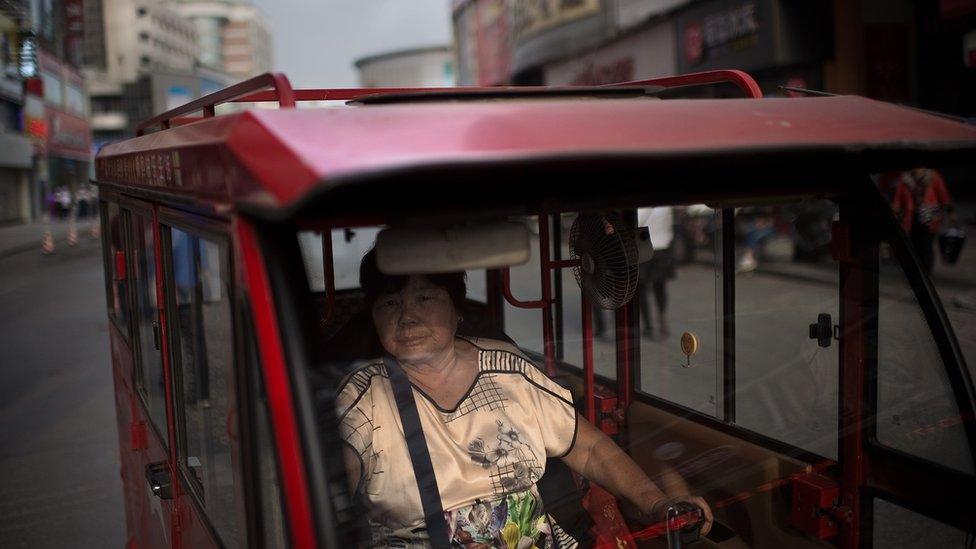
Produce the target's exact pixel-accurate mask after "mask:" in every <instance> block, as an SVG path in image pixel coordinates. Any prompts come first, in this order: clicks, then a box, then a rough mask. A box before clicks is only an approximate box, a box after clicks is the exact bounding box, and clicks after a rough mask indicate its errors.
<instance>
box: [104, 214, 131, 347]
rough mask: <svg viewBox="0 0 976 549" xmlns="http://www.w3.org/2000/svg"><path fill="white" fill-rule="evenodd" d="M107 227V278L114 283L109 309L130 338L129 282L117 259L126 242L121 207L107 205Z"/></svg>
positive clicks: (112, 284) (110, 292)
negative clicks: (118, 268)
mask: <svg viewBox="0 0 976 549" xmlns="http://www.w3.org/2000/svg"><path fill="white" fill-rule="evenodd" d="M106 214H107V215H106V217H107V219H106V222H105V223H106V226H107V227H108V237H109V238H108V241H109V249H108V269H109V272H108V273H107V276H108V277H109V279H110V280H111V281H112V282H111V287H110V288H109V296H108V299H109V307H110V309H109V310H110V312H111V314H112V315H113V316H114V317H115V320H116V321H117V322H118V323H119V326H121V327H122V335H123V337H126V338H128V336H129V334H128V332H127V331H126V329H127V328H128V326H129V300H128V295H127V293H126V292H128V287H129V286H128V280H126V273H124V272H123V273H120V272H117V270H116V269H117V264H116V257H117V256H118V254H122V253H123V250H124V249H125V247H124V241H123V240H122V238H123V234H124V230H125V229H124V227H123V226H122V212H121V210H120V209H119V205H118V204H116V203H114V202H110V203H108V204H107V208H106Z"/></svg>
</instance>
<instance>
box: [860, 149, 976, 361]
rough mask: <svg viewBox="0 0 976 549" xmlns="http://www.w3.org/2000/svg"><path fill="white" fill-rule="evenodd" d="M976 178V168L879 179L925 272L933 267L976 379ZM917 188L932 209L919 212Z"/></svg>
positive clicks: (936, 283)
mask: <svg viewBox="0 0 976 549" xmlns="http://www.w3.org/2000/svg"><path fill="white" fill-rule="evenodd" d="M974 178H976V166H974V165H972V164H970V165H968V166H967V165H961V166H940V167H934V168H931V169H921V170H911V171H908V172H898V173H888V174H884V175H881V176H879V178H878V184H879V188H880V190H881V191H882V193H883V194H885V195H886V197H888V198H889V200H890V201H891V202H892V206H893V209H894V210H895V215H896V216H897V218H898V221H899V222H900V224H901V225H902V227H903V229H904V230H905V232H906V234H908V236H909V240H910V241H911V243H912V245H913V246H914V247H915V251H916V253H917V254H918V255H919V258H920V259H921V260H922V264H923V268H924V267H928V269H926V270H927V271H928V273H929V276H930V278H931V280H932V284H933V285H934V286H935V288H936V290H937V291H938V292H939V298H940V300H941V301H942V307H943V308H944V310H945V313H946V316H948V317H949V322H950V324H951V325H952V327H953V330H954V331H955V334H956V340H957V341H958V342H959V350H960V351H962V354H963V357H964V358H965V359H966V364H967V365H968V367H969V372H970V376H971V377H973V378H976V330H974V329H971V328H969V327H971V326H976V292H974V291H973V289H974V288H976V238H973V236H972V235H973V234H974V232H976V195H974V194H973V192H972V190H971V189H972V188H973V186H972V183H973V181H974ZM913 185H915V186H917V187H916V188H919V189H920V188H921V187H922V186H924V187H925V188H927V189H930V191H931V194H929V195H928V196H926V197H925V198H924V199H923V202H926V204H927V205H926V207H924V208H916V207H915V202H916V200H917V199H918V197H919V193H918V192H917V191H916V192H911V191H909V189H910V187H911V186H913ZM899 187H905V188H902V189H900V188H899ZM906 191H908V192H906ZM924 194H925V193H923V196H924ZM967 232H968V234H969V237H968V238H966V234H967Z"/></svg>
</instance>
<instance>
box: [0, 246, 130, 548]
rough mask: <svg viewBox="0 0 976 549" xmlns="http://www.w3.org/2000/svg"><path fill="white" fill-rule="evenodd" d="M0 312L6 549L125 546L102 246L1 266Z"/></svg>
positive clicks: (0, 475)
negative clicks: (20, 548)
mask: <svg viewBox="0 0 976 549" xmlns="http://www.w3.org/2000/svg"><path fill="white" fill-rule="evenodd" d="M39 238H40V235H38V242H39ZM0 310H2V311H4V314H3V315H2V316H0V440H2V441H3V442H2V444H0V517H3V518H2V520H0V547H5V548H8V547H32V548H34V547H52V548H56V547H58V548H59V547H122V546H123V545H124V544H125V514H124V511H123V502H122V483H121V480H120V478H119V457H118V452H119V449H118V443H117V435H116V427H115V425H116V423H115V408H114V404H113V402H114V396H113V394H114V392H113V388H112V377H111V369H110V361H109V349H108V334H107V321H106V316H105V293H104V282H103V277H102V264H101V253H100V247H99V244H98V242H97V241H96V240H93V239H91V238H89V237H87V236H85V237H82V239H81V241H80V242H79V244H78V245H77V246H76V247H68V246H66V245H63V244H59V246H58V248H57V251H56V253H55V254H54V255H51V256H42V255H41V253H40V250H39V249H37V250H30V251H22V252H20V253H16V254H13V255H9V256H6V257H3V258H0Z"/></svg>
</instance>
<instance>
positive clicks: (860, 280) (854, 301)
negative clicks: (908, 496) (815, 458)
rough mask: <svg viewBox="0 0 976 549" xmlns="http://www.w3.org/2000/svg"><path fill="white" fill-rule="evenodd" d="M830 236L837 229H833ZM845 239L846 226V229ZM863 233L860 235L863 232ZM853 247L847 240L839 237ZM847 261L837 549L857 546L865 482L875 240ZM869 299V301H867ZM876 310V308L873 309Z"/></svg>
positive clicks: (847, 209)
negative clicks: (840, 511) (867, 361)
mask: <svg viewBox="0 0 976 549" xmlns="http://www.w3.org/2000/svg"><path fill="white" fill-rule="evenodd" d="M854 215H857V214H855V212H854V211H853V205H850V204H847V203H844V204H842V205H841V220H842V221H841V222H840V223H841V225H840V228H841V230H842V228H843V227H844V224H845V223H846V221H845V220H847V219H852V218H853V217H852V216H854ZM834 230H835V232H837V231H838V226H837V225H835V229H834ZM847 230H848V235H849V230H850V229H849V227H848V228H847ZM867 232H868V231H865V233H867ZM843 240H845V241H846V242H847V243H848V246H849V248H854V244H853V242H852V240H851V239H850V238H845V239H843ZM845 255H846V257H849V258H851V260H849V261H845V260H841V261H840V286H841V290H840V326H841V330H842V333H841V338H840V403H841V408H840V417H839V418H838V423H839V425H838V427H839V440H838V459H839V461H840V464H841V489H840V493H841V502H840V504H841V509H842V514H841V516H840V517H839V518H840V519H841V547H844V548H847V549H854V548H856V547H860V543H861V528H860V526H861V525H860V517H861V493H862V490H863V488H864V486H865V484H866V478H867V456H866V455H865V451H864V436H865V435H864V425H865V420H866V419H867V418H865V404H864V403H865V400H866V398H867V391H866V389H867V386H866V384H867V383H868V381H867V364H866V360H867V357H866V351H867V346H868V345H869V344H870V340H869V336H870V327H869V322H871V318H873V317H874V315H876V313H877V311H876V310H875V311H872V310H870V308H871V307H872V305H871V304H872V303H875V304H876V302H877V291H878V289H877V285H878V275H877V261H878V259H877V258H878V244H877V242H871V243H862V244H860V245H859V246H857V248H856V249H848V250H847V254H845ZM872 296H873V297H872ZM873 306H876V305H873Z"/></svg>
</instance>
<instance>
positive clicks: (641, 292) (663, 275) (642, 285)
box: [637, 206, 676, 339]
mask: <svg viewBox="0 0 976 549" xmlns="http://www.w3.org/2000/svg"><path fill="white" fill-rule="evenodd" d="M637 225H638V226H639V227H647V228H648V231H649V232H650V234H651V244H652V245H653V246H654V255H653V257H651V259H650V261H646V262H644V263H641V266H640V277H639V278H638V281H637V294H638V297H639V300H640V309H641V317H642V318H643V319H644V327H643V329H642V332H641V333H642V334H643V335H644V336H645V337H648V338H652V339H653V338H654V330H653V326H654V322H653V320H652V318H651V299H652V294H653V300H654V304H655V305H656V309H657V327H658V334H659V336H660V338H661V339H664V338H666V337H668V335H670V334H671V330H670V327H669V323H668V314H667V310H668V286H667V285H668V281H669V280H671V279H673V278H674V277H675V274H676V273H675V268H674V256H673V255H672V253H671V242H672V241H673V240H674V210H673V208H671V207H670V206H668V207H659V208H638V210H637Z"/></svg>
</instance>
